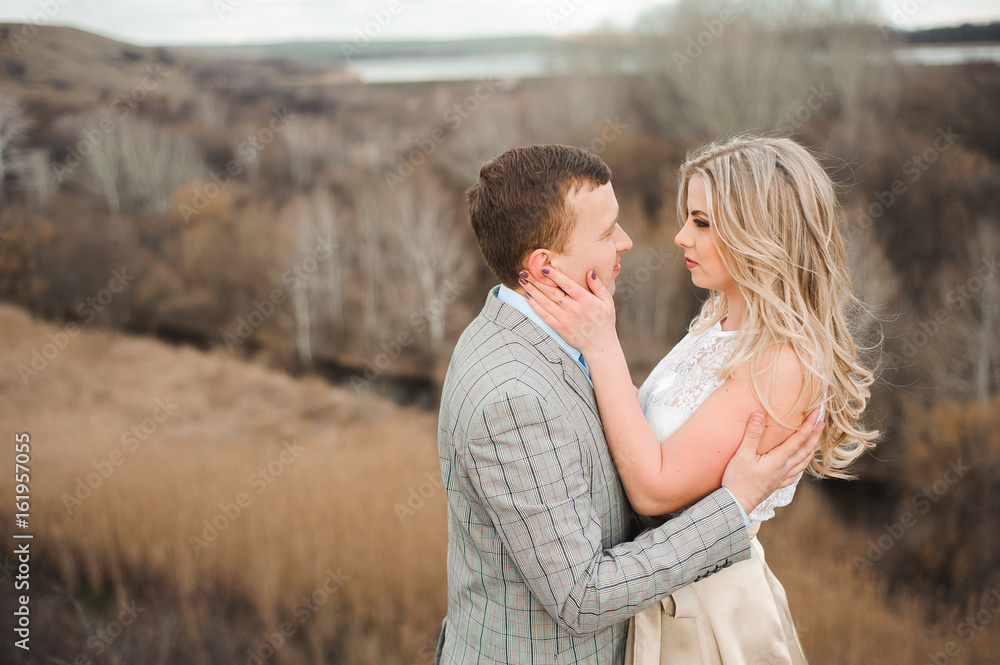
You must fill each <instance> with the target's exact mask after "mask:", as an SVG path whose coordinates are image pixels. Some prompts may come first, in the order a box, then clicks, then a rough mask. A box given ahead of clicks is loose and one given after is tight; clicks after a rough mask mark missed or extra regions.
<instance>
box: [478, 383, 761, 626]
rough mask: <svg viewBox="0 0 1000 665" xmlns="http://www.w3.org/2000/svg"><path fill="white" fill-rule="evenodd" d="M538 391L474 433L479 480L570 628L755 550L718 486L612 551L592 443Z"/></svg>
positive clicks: (610, 618)
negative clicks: (606, 542) (594, 481)
mask: <svg viewBox="0 0 1000 665" xmlns="http://www.w3.org/2000/svg"><path fill="white" fill-rule="evenodd" d="M553 411H554V410H553V409H552V408H551V407H550V406H549V407H547V406H546V405H545V404H544V402H543V401H542V400H541V399H539V397H537V396H536V395H530V394H506V395H502V396H499V397H498V398H497V399H496V400H495V401H493V402H492V403H488V404H487V405H486V406H484V407H483V408H482V410H481V411H480V414H479V415H480V416H481V421H480V422H478V423H476V424H475V426H474V428H473V430H474V431H472V432H470V433H469V434H470V436H469V439H468V444H469V445H468V448H467V459H466V460H465V464H466V465H467V471H468V474H469V479H470V482H471V483H472V485H473V487H474V488H475V489H476V491H477V493H478V494H479V498H480V500H481V501H482V503H483V505H484V506H485V508H486V510H487V512H488V513H489V514H490V516H491V518H492V521H493V525H494V526H495V528H496V530H497V532H498V533H499V536H500V539H501V541H502V543H503V545H504V547H505V548H506V550H507V553H508V554H509V556H510V557H511V558H512V559H513V561H514V563H515V565H516V566H517V568H518V571H519V573H520V574H521V576H522V577H523V579H524V581H525V582H526V584H527V585H528V587H529V589H530V590H531V592H532V593H533V594H534V595H535V596H536V598H538V599H539V600H540V601H541V603H542V605H543V606H544V607H545V609H546V611H547V612H548V613H549V614H550V615H551V616H552V617H553V618H554V619H555V621H556V622H557V623H558V624H559V625H560V626H561V627H562V628H564V629H565V630H566V631H568V632H569V633H571V634H573V635H576V636H582V635H585V634H587V633H591V632H595V631H599V630H602V629H604V628H607V627H609V626H611V625H613V624H616V623H619V622H621V621H625V620H627V619H628V618H629V617H631V616H633V615H635V614H637V613H639V612H641V611H642V610H643V609H645V608H646V607H648V606H649V605H651V604H653V603H654V602H656V601H657V600H659V599H660V598H662V597H663V596H666V595H668V594H670V593H672V592H673V591H675V590H677V589H679V588H681V587H683V586H685V585H687V584H690V583H691V582H694V581H696V580H698V579H701V578H703V577H705V576H707V575H709V574H710V573H712V572H715V571H717V570H720V569H722V568H724V567H726V566H728V565H730V564H731V563H735V562H737V561H741V560H743V559H747V558H749V556H750V541H749V537H748V534H747V529H746V526H745V524H744V521H743V517H742V512H741V510H740V507H739V505H738V504H737V503H736V502H735V500H734V499H733V497H732V495H731V494H730V493H729V492H728V491H726V490H724V489H719V490H717V491H716V492H714V493H712V494H710V495H709V496H707V497H706V498H704V499H702V500H701V501H700V502H698V503H697V504H695V505H694V506H692V507H691V508H690V509H688V510H687V511H685V512H684V513H683V514H682V515H681V516H679V517H677V518H675V519H672V520H670V521H669V522H667V523H665V524H663V525H662V526H660V527H657V528H655V529H652V530H649V531H647V532H645V533H643V534H642V535H641V536H639V537H638V538H636V539H635V540H634V541H630V542H625V543H621V544H620V545H616V546H614V547H611V548H608V549H605V548H604V547H603V546H602V533H601V518H600V515H599V514H598V512H597V509H596V507H595V506H594V505H592V493H591V488H590V481H589V475H590V471H589V455H588V454H587V451H586V449H585V446H586V445H588V443H587V442H585V441H582V440H580V438H579V437H578V436H577V434H576V432H575V431H574V429H573V428H572V427H569V426H568V425H567V423H566V422H565V421H566V418H565V416H563V415H561V414H558V413H553Z"/></svg>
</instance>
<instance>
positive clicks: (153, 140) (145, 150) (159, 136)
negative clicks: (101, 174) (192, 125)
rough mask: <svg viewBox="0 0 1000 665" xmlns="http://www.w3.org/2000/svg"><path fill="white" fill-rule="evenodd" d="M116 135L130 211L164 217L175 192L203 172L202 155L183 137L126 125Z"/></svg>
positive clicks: (125, 122)
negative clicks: (131, 209)
mask: <svg viewBox="0 0 1000 665" xmlns="http://www.w3.org/2000/svg"><path fill="white" fill-rule="evenodd" d="M117 134H118V150H119V159H120V165H121V167H120V172H121V174H122V175H123V176H124V183H125V188H124V189H125V193H126V195H127V202H128V204H129V205H130V206H132V207H133V208H148V209H150V210H152V211H153V212H154V213H155V214H156V215H164V214H166V212H167V209H168V208H169V207H170V199H171V198H172V197H173V194H174V191H176V189H177V188H178V187H179V186H181V185H183V184H184V183H186V182H189V181H191V180H193V179H194V178H197V177H199V176H200V175H202V173H203V172H204V164H203V162H202V160H201V155H200V154H199V152H198V150H197V148H195V146H194V144H193V143H192V142H191V141H190V140H189V139H187V138H186V137H182V136H177V135H174V134H172V133H169V132H166V131H164V130H160V129H157V128H155V127H153V126H150V125H146V124H140V123H132V122H128V121H123V122H122V124H121V126H120V127H119V128H118V131H117Z"/></svg>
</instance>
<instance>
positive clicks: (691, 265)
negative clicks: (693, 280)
mask: <svg viewBox="0 0 1000 665" xmlns="http://www.w3.org/2000/svg"><path fill="white" fill-rule="evenodd" d="M684 261H685V263H686V264H687V267H688V268H689V269H690V268H694V267H695V266H696V265H698V264H697V263H695V262H694V261H692V260H691V259H689V258H688V257H686V256H685V257H684Z"/></svg>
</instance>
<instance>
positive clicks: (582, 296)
mask: <svg viewBox="0 0 1000 665" xmlns="http://www.w3.org/2000/svg"><path fill="white" fill-rule="evenodd" d="M678 213H679V218H680V219H682V220H683V226H682V228H681V230H680V232H679V233H678V234H677V236H676V238H675V242H676V243H677V245H678V246H679V247H681V248H682V249H683V250H684V258H685V262H686V265H687V268H688V269H689V270H690V271H691V279H692V281H693V282H694V284H695V285H697V286H699V287H702V288H705V289H709V291H710V295H709V298H708V300H707V301H706V302H705V304H704V305H703V306H702V308H701V311H700V312H699V314H698V315H697V316H696V317H695V319H694V320H693V321H692V323H691V326H690V328H689V333H688V335H687V336H686V337H685V338H684V339H683V340H681V342H680V343H679V344H678V345H677V346H676V347H674V349H673V350H672V351H671V352H670V353H669V354H668V355H667V356H666V357H665V358H664V359H663V360H662V361H661V362H660V363H659V364H658V365H657V367H656V368H655V369H654V370H653V372H652V374H650V376H649V378H648V379H647V380H646V382H645V383H644V384H643V386H642V388H641V389H640V390H639V391H638V401H637V400H636V393H635V390H634V386H633V385H632V382H631V378H630V375H629V371H628V367H627V365H626V362H625V357H624V355H623V354H622V350H621V346H620V344H619V342H618V338H617V335H616V334H615V327H614V302H613V300H612V298H611V296H610V294H608V292H607V291H606V290H605V289H604V286H603V284H601V283H600V281H599V280H597V279H596V274H595V273H594V272H593V271H591V272H590V273H589V274H588V277H587V280H588V286H589V287H590V291H587V289H585V288H583V287H582V286H580V285H578V284H576V283H575V282H573V281H572V280H570V279H568V278H567V277H566V276H565V275H564V274H562V273H560V272H559V271H558V270H556V269H555V268H554V267H549V268H548V271H547V272H546V271H545V270H543V272H546V274H547V275H548V277H549V278H551V280H552V284H551V285H550V284H539V283H522V285H523V286H524V288H525V291H526V292H527V293H528V296H529V298H528V301H529V302H530V303H531V305H532V307H533V308H534V310H535V311H536V312H537V313H538V314H539V316H540V317H541V318H542V319H543V320H544V321H545V322H546V323H548V324H549V325H551V326H552V327H553V328H554V329H555V330H556V332H558V333H559V334H560V335H562V336H563V338H564V339H565V340H566V341H567V342H568V343H569V344H572V345H573V346H576V347H577V348H579V349H580V351H581V352H582V353H583V356H584V359H585V361H586V363H587V366H588V368H589V370H590V373H591V379H592V380H593V383H594V390H595V393H596V396H597V402H598V405H599V407H600V410H601V417H602V420H603V422H604V426H605V434H606V436H607V440H608V445H609V446H610V448H611V452H612V455H613V457H614V460H615V464H616V466H617V467H618V471H619V474H620V476H621V479H622V483H623V484H624V487H625V490H626V492H627V493H628V497H629V500H630V501H631V502H632V505H633V507H634V508H635V510H636V511H637V512H638V513H640V514H642V515H663V514H667V513H671V512H675V511H678V510H679V509H682V508H684V507H685V506H688V505H690V504H691V503H693V502H695V501H696V500H697V499H699V498H701V497H703V496H705V495H707V494H709V493H710V492H712V491H714V490H715V489H717V488H719V487H720V485H721V482H722V474H723V472H724V470H725V467H726V464H727V463H728V462H729V459H730V458H731V457H732V455H733V454H734V452H735V451H736V448H737V445H738V442H739V440H740V434H741V432H742V427H743V424H744V423H745V422H746V421H747V419H748V418H749V416H750V414H752V413H753V412H755V411H760V410H763V411H764V412H766V413H767V416H768V417H767V425H768V427H767V429H766V433H765V435H764V438H763V440H762V442H761V446H760V449H759V451H758V452H761V453H763V452H766V451H767V450H770V449H771V448H772V447H774V446H775V445H777V444H778V443H780V442H781V441H782V440H784V438H785V437H787V436H788V435H789V434H790V433H791V432H793V431H794V430H795V429H796V428H797V427H798V426H799V425H800V424H801V423H802V422H803V421H804V419H805V417H806V415H807V414H808V413H809V412H810V411H812V410H813V409H814V408H816V407H817V406H821V407H824V408H825V411H826V428H825V430H824V432H823V434H822V438H821V440H820V448H819V451H818V452H817V455H816V458H815V459H814V460H813V461H812V463H811V464H810V467H809V470H810V472H811V473H812V474H813V475H815V476H817V477H825V476H829V477H837V478H847V477H849V476H848V474H847V469H848V467H849V466H850V465H851V463H852V462H854V461H855V460H856V459H857V458H858V457H859V456H860V455H862V454H863V453H864V452H865V450H867V449H868V448H870V447H871V446H872V445H874V444H873V441H874V439H875V438H876V436H877V432H874V431H867V430H865V429H863V428H861V427H860V426H859V425H858V423H857V421H858V419H859V417H860V416H861V414H862V412H863V411H864V408H865V405H866V402H867V400H868V396H869V386H870V385H871V383H872V380H873V377H872V373H871V372H870V371H869V370H867V369H866V368H865V367H863V366H862V365H861V364H860V363H859V361H858V359H857V357H856V356H857V353H856V349H855V345H854V342H853V340H852V338H851V334H850V332H849V329H848V324H847V321H846V318H845V306H846V305H847V304H848V303H849V301H850V300H851V298H852V296H851V285H850V280H849V277H848V273H847V266H846V261H845V257H844V248H843V243H842V242H841V238H840V235H839V232H838V230H837V222H838V220H839V218H840V217H841V211H840V208H839V206H838V204H837V200H836V195H835V191H834V186H833V183H832V182H831V180H830V178H829V177H828V176H827V174H826V173H825V171H824V170H823V168H822V167H821V166H820V165H819V163H818V162H817V161H816V159H815V158H814V157H813V156H812V155H811V154H810V153H809V152H808V151H807V150H806V149H804V148H803V147H802V146H800V145H798V144H797V143H795V142H793V141H791V140H789V139H771V138H753V137H749V138H747V137H743V138H737V139H733V140H730V141H726V142H721V143H714V144H711V145H708V146H705V147H703V148H701V149H700V150H698V151H696V152H695V153H694V154H693V155H692V156H691V157H690V158H689V159H688V161H687V162H686V163H685V164H684V165H683V166H682V167H681V173H680V189H679V193H678ZM556 287H558V288H556ZM710 441H711V442H715V441H731V442H732V444H731V445H729V446H716V445H707V444H706V442H710ZM794 491H795V485H794V484H793V485H790V486H788V487H785V488H782V489H779V490H778V491H776V492H775V493H774V494H773V495H772V496H771V497H770V498H769V499H767V500H766V501H765V502H764V503H763V504H761V505H760V506H758V507H757V508H756V509H755V510H753V511H752V512H751V514H750V515H749V520H750V524H751V529H750V536H751V546H752V548H751V558H750V559H749V560H746V561H743V562H740V563H738V564H735V565H733V566H731V567H729V568H727V569H725V570H723V571H721V572H719V573H716V574H715V575H712V576H710V577H708V578H706V579H704V580H701V581H699V582H696V583H694V584H692V585H690V586H688V587H686V588H684V589H682V590H681V591H680V592H677V593H675V594H673V595H672V596H669V597H667V598H664V599H663V600H662V601H661V602H660V603H658V604H656V605H653V606H652V607H651V608H648V609H647V610H646V611H644V612H643V613H641V614H640V615H639V616H638V617H636V618H635V619H633V623H632V624H631V625H630V629H629V634H630V638H629V646H628V658H627V660H626V662H629V663H631V662H636V663H642V664H643V665H645V664H646V663H685V664H689V663H727V664H728V663H751V662H754V663H756V662H760V663H805V662H806V659H805V656H804V655H803V653H802V647H801V645H800V644H799V639H798V636H797V634H796V632H795V627H794V624H793V622H792V619H791V614H790V612H789V609H788V602H787V600H786V598H785V593H784V590H783V589H782V587H781V584H780V583H779V582H778V581H777V579H775V577H774V575H773V574H772V573H771V571H770V569H769V568H768V567H767V564H766V563H765V561H764V555H763V550H762V549H761V547H760V543H759V542H758V541H757V538H756V533H757V529H758V527H759V524H760V523H761V522H763V521H765V520H767V519H769V518H770V517H773V515H774V508H776V507H779V506H784V505H787V504H788V503H789V502H790V501H791V499H792V495H793V493H794Z"/></svg>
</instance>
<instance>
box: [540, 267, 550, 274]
mask: <svg viewBox="0 0 1000 665" xmlns="http://www.w3.org/2000/svg"><path fill="white" fill-rule="evenodd" d="M549 272H550V271H549V267H548V266H545V267H544V268H542V274H543V275H548V274H549Z"/></svg>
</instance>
